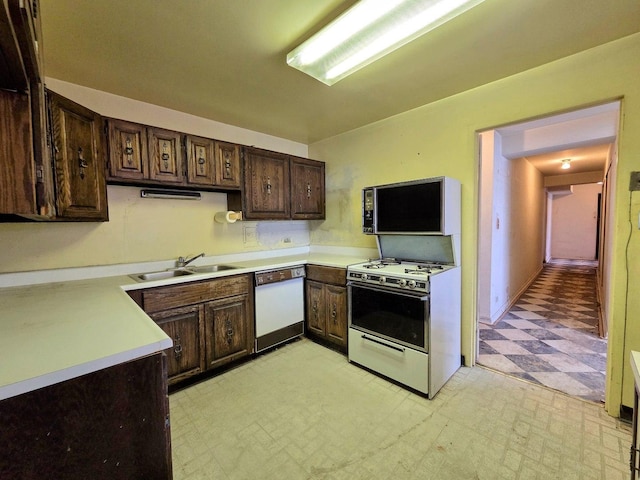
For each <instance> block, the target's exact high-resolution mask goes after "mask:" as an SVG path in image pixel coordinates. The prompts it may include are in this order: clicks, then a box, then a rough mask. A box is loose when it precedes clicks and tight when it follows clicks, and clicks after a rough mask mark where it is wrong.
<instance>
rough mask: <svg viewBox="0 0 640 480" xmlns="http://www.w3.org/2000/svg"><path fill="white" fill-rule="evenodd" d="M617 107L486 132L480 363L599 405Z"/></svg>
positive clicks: (482, 144) (482, 187)
mask: <svg viewBox="0 0 640 480" xmlns="http://www.w3.org/2000/svg"><path fill="white" fill-rule="evenodd" d="M619 112H620V102H618V101H616V102H610V103H607V104H602V105H598V106H594V107H589V108H585V109H581V110H576V111H572V112H567V113H563V114H559V115H552V116H548V117H545V118H541V119H536V120H533V121H526V122H520V123H517V124H510V125H507V126H504V127H499V128H495V129H491V130H486V131H481V132H479V133H478V144H479V145H480V170H479V171H480V175H479V189H478V191H479V242H478V243H479V245H478V304H477V312H478V318H477V321H478V323H477V327H478V328H477V332H478V334H477V345H476V346H477V350H476V352H477V355H476V361H477V363H478V364H480V365H483V366H486V367H489V368H492V369H494V370H498V371H501V372H503V373H506V374H508V375H512V376H516V377H519V378H521V379H524V380H526V381H530V382H533V383H538V384H542V385H545V386H547V387H550V388H553V389H556V390H560V391H563V392H565V393H568V394H570V395H573V396H577V397H581V398H584V399H586V400H590V401H596V402H603V401H604V391H605V380H606V377H605V375H606V362H607V358H606V356H607V340H606V337H607V321H606V318H604V316H603V312H604V311H606V309H604V308H603V305H606V304H607V302H608V298H607V297H606V292H607V291H608V289H607V288H606V287H607V285H608V281H609V268H608V263H609V262H608V259H609V257H610V254H611V253H610V249H611V242H610V239H609V238H608V236H607V232H609V231H610V229H609V228H608V221H609V220H608V219H609V218H610V217H611V208H612V207H613V202H612V201H610V200H611V199H610V198H609V192H612V191H613V185H611V179H613V178H614V175H613V173H614V172H615V166H616V160H617V157H616V140H617V130H618V118H619ZM563 167H564V168H563Z"/></svg>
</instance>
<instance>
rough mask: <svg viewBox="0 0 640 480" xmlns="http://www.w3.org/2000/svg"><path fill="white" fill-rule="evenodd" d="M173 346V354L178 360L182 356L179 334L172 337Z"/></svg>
mask: <svg viewBox="0 0 640 480" xmlns="http://www.w3.org/2000/svg"><path fill="white" fill-rule="evenodd" d="M173 341H174V343H175V346H174V347H173V355H174V356H175V357H176V360H180V357H182V344H181V343H180V335H176V338H174V339H173Z"/></svg>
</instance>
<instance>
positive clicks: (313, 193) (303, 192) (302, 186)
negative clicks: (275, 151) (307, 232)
mask: <svg viewBox="0 0 640 480" xmlns="http://www.w3.org/2000/svg"><path fill="white" fill-rule="evenodd" d="M291 218H292V219H294V220H299V219H322V218H325V189H324V162H318V161H317V160H309V159H306V158H298V157H291Z"/></svg>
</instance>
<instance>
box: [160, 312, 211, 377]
mask: <svg viewBox="0 0 640 480" xmlns="http://www.w3.org/2000/svg"><path fill="white" fill-rule="evenodd" d="M201 308H202V307H201V306H200V305H191V306H189V307H184V308H174V309H171V310H165V311H162V312H158V313H154V314H152V315H151V318H152V319H153V320H155V322H156V323H157V324H158V325H159V326H160V328H162V330H164V332H165V333H166V334H167V336H168V337H170V338H171V340H173V347H171V348H169V349H167V352H166V353H167V361H168V372H169V378H170V383H176V382H179V381H180V380H183V379H185V378H188V377H190V376H192V375H197V374H199V373H201V372H202V361H201V352H202V350H203V342H204V336H203V334H202V331H201V330H202V325H201V323H200V315H201V313H200V311H201Z"/></svg>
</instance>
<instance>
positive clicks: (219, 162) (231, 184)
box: [215, 141, 242, 189]
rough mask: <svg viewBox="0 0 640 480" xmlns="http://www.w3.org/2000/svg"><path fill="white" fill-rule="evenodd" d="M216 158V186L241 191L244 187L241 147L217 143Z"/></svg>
mask: <svg viewBox="0 0 640 480" xmlns="http://www.w3.org/2000/svg"><path fill="white" fill-rule="evenodd" d="M215 157H216V182H215V183H216V185H218V186H221V187H227V188H234V189H239V188H240V187H241V185H242V184H241V182H242V174H241V172H242V169H241V168H240V146H239V145H236V144H234V143H226V142H217V141H216V146H215Z"/></svg>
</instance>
